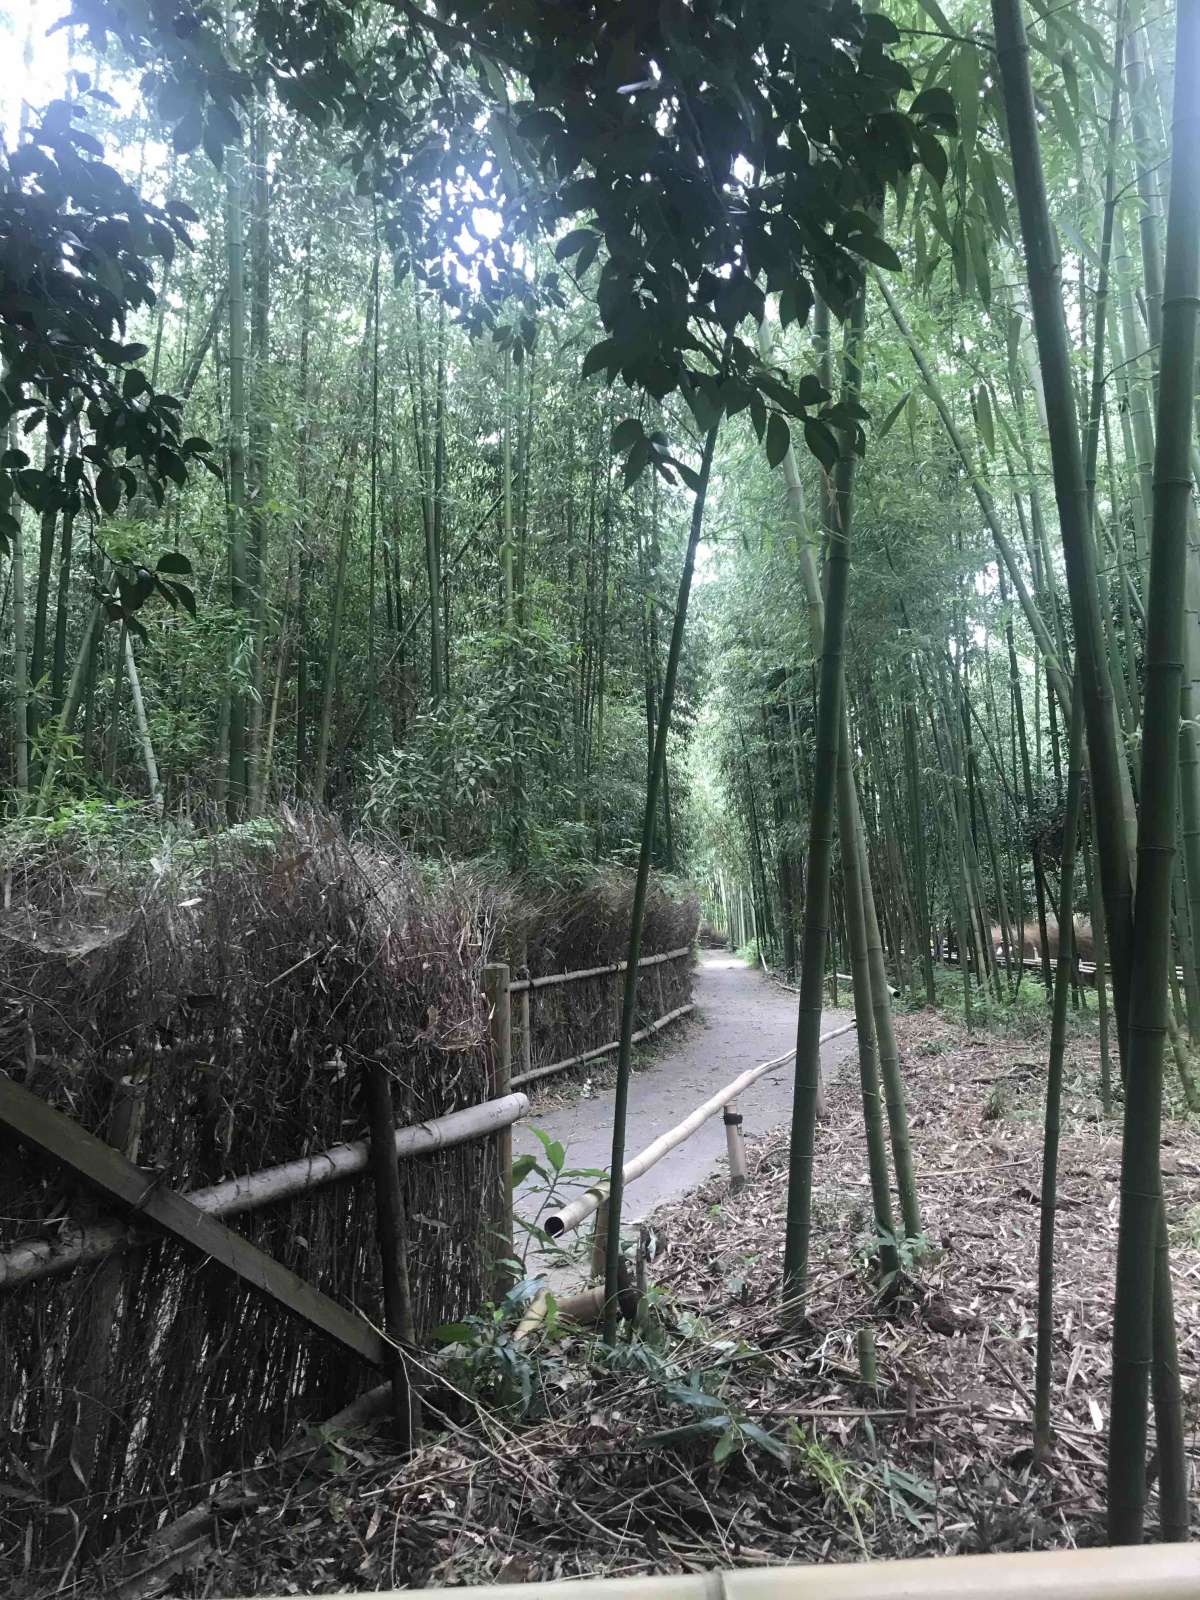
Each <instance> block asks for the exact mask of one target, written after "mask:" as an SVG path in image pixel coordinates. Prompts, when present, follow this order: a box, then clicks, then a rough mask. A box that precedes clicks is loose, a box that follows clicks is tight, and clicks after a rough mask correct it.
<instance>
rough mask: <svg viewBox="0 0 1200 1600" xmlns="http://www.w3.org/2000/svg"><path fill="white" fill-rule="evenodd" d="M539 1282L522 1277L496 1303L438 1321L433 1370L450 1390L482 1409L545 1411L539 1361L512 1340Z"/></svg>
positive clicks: (520, 1414)
mask: <svg viewBox="0 0 1200 1600" xmlns="http://www.w3.org/2000/svg"><path fill="white" fill-rule="evenodd" d="M540 1288H541V1280H540V1279H537V1278H524V1279H522V1281H521V1282H520V1283H518V1284H515V1285H514V1286H513V1287H512V1288H511V1289H510V1290H509V1291H508V1293H507V1294H506V1295H505V1296H504V1298H503V1300H501V1301H500V1303H499V1304H498V1305H494V1304H490V1303H489V1304H488V1305H485V1306H484V1308H483V1310H482V1311H479V1312H477V1313H476V1314H475V1315H473V1316H469V1317H464V1318H463V1320H462V1321H461V1322H447V1323H443V1325H442V1326H441V1327H440V1328H435V1329H434V1332H433V1339H434V1342H435V1343H436V1344H439V1345H441V1346H443V1350H442V1354H441V1356H440V1359H439V1361H438V1369H439V1371H440V1373H441V1375H442V1376H443V1377H444V1378H445V1379H446V1381H447V1383H448V1384H449V1385H450V1387H451V1388H453V1389H455V1390H457V1391H458V1393H459V1394H461V1395H463V1396H464V1397H465V1398H466V1399H468V1400H470V1401H472V1402H473V1403H474V1404H476V1405H478V1406H481V1407H483V1408H485V1409H486V1410H488V1411H494V1412H500V1413H503V1414H504V1415H506V1416H508V1417H510V1418H514V1419H520V1420H532V1419H535V1418H537V1417H540V1416H541V1415H542V1414H543V1412H544V1410H545V1402H544V1395H543V1385H542V1373H541V1361H540V1358H539V1357H538V1355H537V1354H536V1352H535V1351H534V1350H533V1349H532V1348H530V1347H527V1346H526V1345H524V1344H523V1343H518V1342H517V1340H516V1338H515V1334H516V1330H517V1325H518V1323H519V1322H520V1319H521V1317H522V1316H523V1315H524V1312H525V1309H526V1307H527V1306H528V1304H529V1302H530V1300H531V1299H532V1298H533V1296H534V1295H536V1294H537V1293H538V1291H539V1290H540ZM547 1324H548V1325H549V1326H553V1327H554V1328H555V1329H556V1327H557V1308H556V1307H555V1306H554V1305H553V1304H551V1305H550V1306H548V1307H547Z"/></svg>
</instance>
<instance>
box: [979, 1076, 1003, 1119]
mask: <svg viewBox="0 0 1200 1600" xmlns="http://www.w3.org/2000/svg"><path fill="white" fill-rule="evenodd" d="M1008 1110H1009V1098H1008V1090H1007V1089H1006V1088H1005V1086H1004V1085H1003V1084H1002V1083H994V1084H993V1085H992V1087H991V1088H990V1089H989V1090H988V1094H987V1099H986V1100H985V1101H984V1102H983V1112H982V1117H981V1120H982V1121H984V1122H1000V1121H1001V1120H1002V1119H1003V1118H1004V1117H1006V1116H1007V1115H1008Z"/></svg>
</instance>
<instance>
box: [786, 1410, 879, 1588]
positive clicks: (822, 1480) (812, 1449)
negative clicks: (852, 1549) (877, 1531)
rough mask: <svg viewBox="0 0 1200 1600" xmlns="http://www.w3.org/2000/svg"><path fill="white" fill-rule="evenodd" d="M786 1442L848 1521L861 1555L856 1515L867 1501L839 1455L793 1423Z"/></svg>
mask: <svg viewBox="0 0 1200 1600" xmlns="http://www.w3.org/2000/svg"><path fill="white" fill-rule="evenodd" d="M788 1442H789V1444H790V1446H791V1448H792V1451H793V1452H794V1453H795V1455H796V1456H797V1458H798V1459H799V1460H800V1461H801V1462H802V1463H803V1465H804V1467H805V1469H806V1470H807V1471H808V1473H809V1474H810V1476H812V1477H813V1478H815V1479H816V1481H817V1482H818V1483H819V1484H820V1485H821V1487H822V1488H823V1489H824V1490H825V1492H826V1494H827V1495H829V1497H830V1498H831V1499H833V1500H836V1501H837V1503H838V1504H839V1505H840V1506H841V1507H842V1509H843V1510H844V1511H845V1513H846V1515H847V1516H848V1517H849V1518H850V1521H851V1523H852V1524H853V1527H854V1537H855V1538H856V1539H857V1540H858V1546H859V1549H860V1550H861V1551H862V1553H863V1555H864V1556H865V1555H866V1554H867V1543H866V1540H865V1539H864V1538H863V1531H862V1523H861V1522H860V1520H859V1513H860V1512H865V1510H866V1509H867V1499H866V1496H865V1495H864V1494H863V1493H862V1491H861V1490H860V1489H856V1488H854V1486H853V1483H852V1481H851V1469H850V1466H849V1463H848V1462H847V1461H846V1460H845V1459H844V1458H843V1457H842V1456H839V1455H835V1454H834V1452H833V1451H832V1450H830V1448H829V1446H828V1445H827V1444H826V1443H825V1442H824V1440H822V1439H819V1438H818V1437H817V1435H816V1432H815V1431H814V1432H812V1433H810V1432H808V1431H807V1430H806V1429H804V1428H801V1427H800V1426H799V1425H798V1424H797V1423H794V1422H793V1423H792V1424H791V1428H790V1431H789V1437H788Z"/></svg>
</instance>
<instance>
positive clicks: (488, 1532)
mask: <svg viewBox="0 0 1200 1600" xmlns="http://www.w3.org/2000/svg"><path fill="white" fill-rule="evenodd" d="M1032 1026H1033V1029H1034V1033H1033V1036H1031V1037H1022V1036H1021V1035H1020V1034H1019V1033H1015V1034H1014V1033H1013V1032H981V1033H979V1034H977V1035H976V1036H975V1037H970V1036H968V1034H967V1033H966V1031H965V1029H964V1028H963V1027H962V1025H961V1024H959V1023H956V1022H954V1021H950V1020H947V1019H946V1018H944V1017H941V1016H934V1015H929V1014H920V1015H913V1016H908V1017H900V1018H898V1028H899V1033H900V1037H901V1043H902V1050H903V1056H904V1063H905V1071H906V1078H907V1084H908V1090H909V1102H910V1113H911V1121H912V1129H913V1142H914V1150H915V1159H916V1168H917V1175H918V1180H919V1185H920V1195H921V1203H922V1207H923V1221H924V1230H925V1235H926V1238H927V1241H928V1248H927V1250H926V1253H925V1255H924V1257H923V1259H921V1260H920V1261H919V1262H912V1263H911V1264H910V1271H909V1273H908V1274H907V1275H906V1277H905V1279H904V1281H903V1283H902V1285H901V1286H900V1292H899V1293H898V1294H895V1295H894V1296H892V1297H890V1298H889V1297H887V1296H882V1295H881V1294H880V1293H879V1291H878V1283H877V1278H876V1275H875V1274H874V1272H873V1271H872V1268H871V1265H870V1261H869V1258H870V1256H871V1243H870V1237H869V1191H868V1188H867V1180H866V1161H865V1151H864V1143H863V1138H862V1133H861V1126H862V1116H861V1099H860V1096H859V1092H858V1085H857V1074H856V1073H854V1072H853V1071H850V1070H846V1071H844V1072H843V1073H842V1074H841V1075H840V1078H839V1080H838V1081H837V1082H836V1083H835V1084H834V1086H833V1088H832V1091H831V1093H830V1096H829V1115H828V1119H827V1121H826V1123H825V1125H824V1127H823V1128H822V1130H821V1132H820V1138H819V1147H818V1156H817V1173H816V1187H815V1212H814V1222H815V1231H814V1240H813V1256H812V1263H811V1272H810V1280H809V1283H810V1290H809V1297H808V1303H807V1312H808V1317H807V1320H806V1321H805V1322H804V1323H803V1324H801V1325H799V1326H797V1325H795V1324H794V1323H790V1322H789V1323H786V1324H785V1323H784V1322H783V1320H782V1319H781V1316H780V1312H779V1308H778V1299H779V1286H780V1265H781V1262H780V1253H781V1244H782V1220H783V1206H784V1199H785V1186H786V1160H787V1151H786V1142H785V1137H784V1135H783V1133H782V1131H777V1132H776V1133H774V1134H769V1135H767V1136H765V1137H762V1138H759V1139H757V1140H755V1141H753V1143H752V1150H751V1182H750V1185H749V1187H748V1188H747V1189H746V1191H745V1192H744V1193H743V1194H742V1195H741V1196H739V1197H737V1198H736V1199H735V1198H731V1197H730V1196H729V1195H728V1193H727V1185H726V1184H725V1182H724V1180H723V1178H722V1177H720V1176H718V1177H716V1178H713V1179H710V1180H709V1181H708V1182H707V1183H705V1184H703V1185H702V1186H701V1187H700V1188H699V1189H698V1190H696V1191H695V1192H693V1193H692V1194H690V1195H689V1196H687V1197H686V1198H685V1199H684V1200H682V1201H679V1202H676V1203H674V1204H673V1205H670V1206H667V1207H663V1208H661V1209H660V1211H659V1212H658V1213H657V1214H656V1219H655V1220H656V1221H657V1222H659V1223H661V1224H662V1225H663V1226H664V1228H665V1231H666V1233H667V1235H668V1238H669V1243H670V1249H669V1252H668V1254H667V1255H666V1257H665V1258H664V1259H663V1260H662V1261H661V1262H660V1263H658V1264H657V1265H656V1268H655V1269H654V1270H655V1271H656V1273H657V1279H658V1282H657V1286H656V1287H655V1288H654V1289H653V1290H652V1291H651V1292H650V1294H649V1296H648V1305H647V1308H646V1311H645V1313H644V1316H643V1326H642V1330H641V1332H640V1334H638V1335H637V1336H633V1335H629V1336H627V1337H625V1338H623V1339H622V1340H621V1341H620V1342H619V1343H618V1345H617V1347H616V1348H615V1349H614V1350H612V1351H608V1350H606V1349H605V1348H604V1347H603V1346H601V1345H599V1344H598V1342H597V1341H596V1339H595V1336H594V1335H593V1334H592V1333H590V1332H587V1331H582V1330H580V1331H571V1330H570V1329H568V1328H563V1327H559V1328H554V1327H551V1328H550V1329H549V1330H547V1331H544V1332H543V1333H541V1334H536V1335H534V1336H532V1337H531V1338H528V1339H525V1340H521V1341H517V1340H515V1339H514V1337H513V1333H514V1326H515V1316H514V1317H510V1318H506V1317H504V1316H503V1315H497V1316H496V1317H495V1318H492V1319H491V1320H490V1321H488V1320H487V1319H481V1321H480V1323H479V1324H478V1325H477V1326H476V1327H475V1328H474V1329H473V1330H472V1331H470V1332H469V1333H467V1332H466V1331H465V1330H460V1331H461V1332H462V1333H463V1342H461V1343H459V1344H456V1345H451V1346H450V1348H449V1349H448V1351H447V1352H446V1354H445V1355H444V1356H443V1357H442V1358H439V1359H438V1360H436V1361H435V1362H434V1363H433V1373H432V1375H431V1376H432V1381H433V1383H434V1387H433V1388H432V1389H431V1400H430V1408H429V1415H430V1420H431V1422H433V1423H434V1427H433V1428H432V1429H431V1433H430V1437H429V1440H428V1442H427V1443H426V1444H425V1445H424V1446H423V1447H422V1449H421V1450H420V1451H418V1452H417V1453H416V1454H415V1455H414V1456H412V1457H411V1458H410V1459H408V1460H406V1461H405V1460H400V1459H397V1458H396V1457H395V1456H394V1454H392V1453H390V1452H389V1450H388V1448H387V1445H386V1442H385V1441H384V1440H383V1439H382V1438H381V1437H378V1436H366V1437H358V1438H355V1439H351V1440H342V1441H340V1442H338V1441H331V1442H329V1443H327V1444H325V1445H324V1446H323V1447H322V1449H321V1450H320V1451H318V1452H316V1453H315V1459H314V1467H315V1468H319V1469H320V1470H319V1471H315V1472H314V1473H313V1474H311V1475H310V1477H309V1478H308V1479H306V1480H303V1481H302V1482H300V1483H298V1484H294V1485H293V1486H292V1487H291V1488H289V1490H288V1491H287V1492H286V1493H280V1494H278V1495H269V1496H266V1497H265V1498H264V1499H263V1500H262V1502H261V1503H260V1504H259V1505H258V1506H257V1507H255V1508H254V1509H253V1510H252V1511H251V1512H250V1513H249V1514H248V1515H246V1516H245V1518H244V1519H243V1520H241V1521H237V1522H234V1523H232V1524H230V1525H227V1526H225V1527H223V1529H222V1534H221V1542H222V1554H221V1555H220V1556H219V1557H217V1558H216V1559H215V1561H210V1562H209V1563H208V1564H207V1565H205V1566H202V1567H201V1568H200V1570H198V1571H197V1572H195V1573H194V1574H192V1575H191V1576H189V1577H187V1578H185V1579H181V1580H176V1581H177V1582H179V1583H181V1584H182V1587H181V1588H180V1590H179V1592H181V1593H187V1594H189V1595H201V1594H203V1595H220V1594H224V1595H228V1594H245V1595H251V1594H268V1593H272V1594H281V1593H335V1592H337V1591H338V1590H339V1589H347V1588H348V1589H355V1588H363V1589H370V1588H373V1587H382V1588H389V1587H392V1586H400V1585H410V1584H422V1583H425V1584H478V1583H486V1582H496V1581H518V1580H524V1579H533V1578H552V1577H559V1576H576V1575H581V1574H584V1573H592V1574H598V1575H609V1576H618V1575H631V1574H637V1573H651V1572H679V1571H688V1570H703V1569H706V1568H711V1567H714V1566H720V1565H759V1564H767V1563H775V1562H792V1561H827V1560H829V1561H833V1560H857V1559H863V1558H864V1557H866V1556H872V1557H880V1556H887V1555H908V1554H936V1553H945V1552H957V1551H970V1550H997V1549H1023V1548H1031V1547H1043V1546H1048V1545H1062V1544H1086V1543H1095V1542H1097V1541H1098V1540H1099V1539H1100V1538H1101V1536H1102V1521H1101V1497H1102V1491H1103V1481H1104V1448H1105V1442H1104V1431H1105V1427H1106V1423H1107V1411H1108V1381H1109V1362H1110V1317H1109V1305H1110V1299H1111V1292H1112V1279H1113V1266H1114V1257H1115V1243H1116V1225H1117V1181H1118V1155H1119V1137H1118V1134H1119V1124H1118V1123H1117V1122H1115V1121H1113V1120H1112V1119H1108V1118H1105V1117H1104V1116H1103V1115H1102V1114H1101V1111H1100V1107H1099V1100H1098V1092H1097V1060H1096V1045H1095V1035H1094V1030H1093V1027H1092V1025H1091V1023H1090V1021H1085V1022H1083V1023H1082V1024H1081V1025H1077V1026H1076V1027H1075V1029H1074V1030H1073V1036H1072V1042H1071V1046H1070V1052H1069V1061H1068V1068H1067V1075H1066V1076H1067V1083H1066V1093H1065V1101H1064V1115H1063V1127H1064V1137H1063V1143H1062V1156H1061V1165H1060V1185H1059V1205H1058V1209H1057V1226H1058V1249H1057V1263H1058V1290H1057V1300H1056V1318H1055V1321H1056V1333H1057V1343H1056V1351H1055V1378H1054V1400H1053V1405H1054V1421H1055V1428H1056V1444H1055V1446H1054V1449H1053V1453H1052V1455H1051V1457H1050V1459H1049V1461H1048V1462H1047V1464H1046V1466H1045V1468H1044V1470H1038V1469H1036V1468H1035V1467H1034V1465H1033V1462H1032V1451H1031V1448H1030V1445H1031V1430H1030V1409H1031V1389H1032V1384H1033V1358H1034V1315H1035V1277H1036V1267H1037V1260H1036V1258H1037V1232H1038V1218H1039V1206H1038V1198H1037V1196H1038V1187H1037V1186H1038V1182H1039V1171H1040V1146H1041V1104H1040V1101H1041V1090H1042V1085H1043V1082H1044V1070H1045V1037H1044V1031H1043V1030H1042V1025H1041V1019H1040V1018H1039V1019H1037V1020H1036V1021H1035V1023H1034V1024H1033V1025H1032ZM1164 1168H1165V1173H1166V1178H1165V1186H1166V1194H1167V1209H1168V1219H1169V1225H1170V1232H1171V1240H1172V1246H1173V1268H1174V1283H1175V1294H1176V1312H1177V1318H1178V1326H1179V1345H1180V1364H1181V1373H1182V1381H1183V1388H1184V1396H1185V1408H1186V1413H1187V1429H1188V1449H1189V1453H1190V1454H1189V1459H1190V1468H1191V1471H1192V1475H1193V1503H1194V1502H1195V1475H1196V1469H1197V1456H1198V1450H1200V1445H1198V1437H1197V1426H1198V1419H1197V1412H1198V1406H1197V1371H1198V1368H1200V1183H1198V1180H1200V1129H1198V1128H1197V1126H1196V1125H1195V1123H1194V1122H1187V1121H1184V1120H1182V1119H1169V1120H1168V1121H1167V1123H1166V1126H1165V1139H1164ZM866 1334H869V1335H870V1336H871V1338H872V1340H873V1343H874V1348H875V1352H876V1359H877V1366H878V1376H877V1382H876V1384H875V1386H874V1387H869V1386H868V1385H867V1384H866V1383H864V1382H863V1380H862V1377H861V1374H860V1340H861V1339H862V1338H863V1337H864V1336H865V1335H866ZM438 1385H441V1387H440V1388H439V1387H437V1386H438ZM439 1396H440V1400H439V1398H438V1397H439ZM439 1407H440V1411H439ZM1154 1512H1155V1506H1154V1504H1153V1498H1152V1503H1151V1521H1153V1517H1154ZM218 1574H219V1575H218Z"/></svg>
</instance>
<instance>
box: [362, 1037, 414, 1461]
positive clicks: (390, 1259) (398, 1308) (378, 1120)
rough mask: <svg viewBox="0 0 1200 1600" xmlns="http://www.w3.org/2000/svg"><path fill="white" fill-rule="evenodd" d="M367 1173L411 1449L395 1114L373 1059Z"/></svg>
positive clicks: (398, 1401)
mask: <svg viewBox="0 0 1200 1600" xmlns="http://www.w3.org/2000/svg"><path fill="white" fill-rule="evenodd" d="M363 1088H364V1090H365V1092H366V1102H367V1124H368V1128H369V1131H370V1135H371V1172H372V1176H373V1177H374V1180H375V1230H376V1235H377V1237H378V1240H379V1260H380V1265H381V1267H382V1269H383V1315H384V1331H385V1332H386V1334H387V1335H388V1337H389V1339H391V1340H392V1341H393V1342H394V1343H395V1344H396V1345H398V1346H399V1348H398V1349H397V1350H396V1351H395V1352H394V1353H393V1354H392V1359H391V1361H390V1369H391V1370H390V1377H391V1384H392V1412H393V1415H394V1417H395V1420H396V1433H397V1436H398V1439H399V1443H400V1448H401V1450H403V1451H404V1452H405V1453H407V1452H408V1451H409V1450H411V1449H412V1447H413V1445H414V1443H415V1442H416V1439H417V1436H418V1434H419V1433H420V1429H421V1401H420V1397H419V1396H418V1395H417V1393H416V1392H415V1390H414V1388H413V1385H412V1381H411V1379H410V1377H409V1371H408V1359H407V1352H408V1351H409V1350H411V1349H412V1348H413V1346H414V1345H415V1344H416V1342H417V1330H416V1325H415V1323H414V1320H413V1309H412V1294H411V1291H410V1287H409V1281H408V1216H407V1214H406V1212H405V1209H404V1194H403V1192H402V1190H401V1188H400V1164H399V1162H398V1161H397V1159H396V1116H395V1111H394V1108H393V1106H392V1085H391V1079H390V1077H389V1076H388V1073H387V1071H386V1069H385V1068H383V1067H382V1066H380V1064H379V1063H378V1062H377V1061H372V1062H369V1063H368V1064H367V1065H366V1066H365V1067H364V1068H363Z"/></svg>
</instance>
